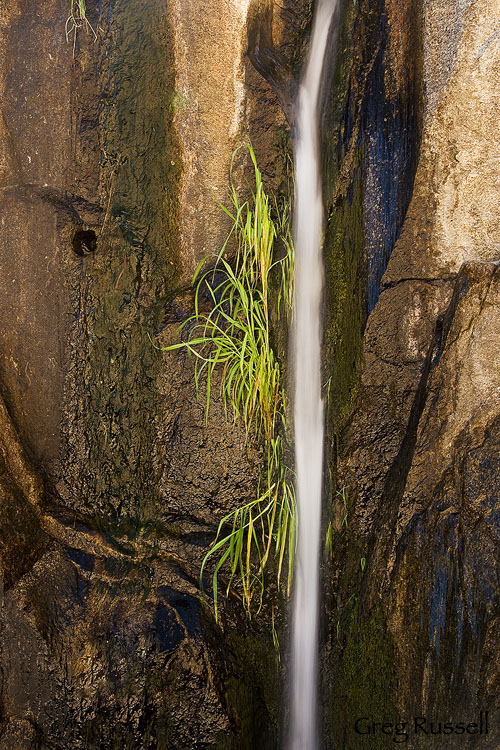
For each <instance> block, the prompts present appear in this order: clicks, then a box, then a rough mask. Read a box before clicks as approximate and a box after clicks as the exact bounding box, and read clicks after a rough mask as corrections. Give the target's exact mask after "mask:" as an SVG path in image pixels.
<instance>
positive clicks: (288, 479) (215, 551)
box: [165, 145, 296, 617]
mask: <svg viewBox="0 0 500 750" xmlns="http://www.w3.org/2000/svg"><path fill="white" fill-rule="evenodd" d="M246 148H248V151H249V154H250V158H251V160H252V163H253V168H254V174H255V191H254V192H252V197H251V199H249V200H247V201H245V202H243V203H240V200H239V197H238V194H237V191H236V189H235V187H234V184H233V182H232V171H233V164H234V159H235V157H236V154H237V153H238V151H239V149H237V151H235V153H234V154H233V160H232V163H231V189H232V206H231V208H227V207H226V206H223V205H221V208H222V209H223V210H224V212H225V213H226V214H227V215H228V216H229V217H230V218H231V221H232V222H233V225H232V228H231V231H230V233H229V236H228V239H227V240H226V242H225V243H224V245H223V247H222V249H221V250H220V252H219V253H218V254H216V255H215V256H212V257H211V258H206V259H205V260H204V261H202V262H201V263H200V264H199V266H198V268H197V269H196V272H195V274H194V278H193V284H194V285H195V288H196V289H195V300H194V314H193V315H192V316H191V317H190V318H188V319H187V320H186V321H184V323H183V324H182V325H181V326H180V331H181V334H184V335H185V334H187V340H185V341H181V342H180V343H177V344H173V345H171V346H169V347H165V348H166V349H168V350H175V349H185V350H187V351H188V352H189V353H190V354H192V355H193V356H194V357H195V358H196V363H195V382H196V387H197V390H198V389H199V387H200V384H201V382H203V383H204V384H205V386H206V410H205V416H206V419H208V418H209V411H210V401H211V398H212V393H213V384H214V377H215V373H216V371H220V372H221V374H222V378H221V379H222V398H223V401H224V405H225V409H226V415H227V417H228V418H229V416H230V414H231V416H232V419H233V420H234V421H235V422H242V423H243V425H244V428H245V432H246V436H247V440H248V441H249V442H251V443H252V444H255V445H262V446H263V449H264V450H263V465H262V467H261V475H260V482H259V489H258V492H257V497H256V498H255V499H253V500H252V501H250V502H248V503H246V504H245V505H243V506H240V507H238V508H236V509H235V510H232V511H231V512H230V513H228V514H227V515H226V516H225V517H224V518H223V519H222V520H221V522H220V524H219V527H218V531H217V534H216V538H215V540H214V542H213V544H212V546H211V548H210V550H209V552H208V553H207V555H206V557H205V559H204V560H203V563H202V567H201V574H200V579H201V580H202V581H203V576H204V572H205V569H206V568H207V566H209V563H212V562H215V567H214V569H213V573H212V589H213V597H214V607H215V615H216V617H217V614H218V597H219V589H220V586H219V576H220V575H221V573H222V571H223V570H224V571H225V572H224V575H225V580H226V581H227V582H226V586H225V592H226V595H227V593H228V592H229V590H230V589H231V588H233V589H238V591H237V593H238V594H239V595H240V596H241V598H242V600H243V603H244V606H245V608H246V609H247V611H248V612H249V613H250V612H251V611H253V610H254V609H256V610H257V611H258V610H259V609H260V607H261V605H262V597H263V594H264V585H265V572H266V570H267V568H268V567H269V564H270V560H271V559H273V560H274V565H273V569H274V571H275V573H276V575H277V581H278V585H280V584H281V582H282V580H283V579H284V578H285V579H286V580H287V581H288V586H290V582H291V578H292V575H293V560H294V552H295V533H296V508H295V497H294V489H293V477H292V472H291V470H290V469H289V468H288V467H287V466H286V465H285V462H284V453H285V449H284V442H283V435H284V433H285V430H284V427H285V411H286V399H285V391H284V384H283V377H282V368H281V366H280V362H279V361H278V358H277V356H276V354H275V352H274V350H273V347H272V344H271V319H270V315H271V308H272V307H273V305H274V309H275V310H276V305H277V310H276V312H277V314H278V316H280V315H281V316H283V315H285V316H286V317H287V318H289V317H290V316H291V310H292V304H293V276H294V252H293V244H292V240H291V235H290V229H289V221H288V215H287V213H286V211H285V210H284V209H281V210H279V209H278V206H277V205H276V204H273V205H272V204H271V202H270V200H269V198H268V196H267V194H266V192H265V190H264V187H263V184H262V176H261V173H260V171H259V168H258V166H257V162H256V158H255V154H254V151H253V149H252V147H251V145H248V146H246ZM278 238H279V239H280V248H281V253H280V257H278V258H276V257H275V249H276V248H275V245H276V240H277V239H278ZM230 241H231V242H233V243H234V245H235V246H236V251H235V252H234V253H233V256H232V257H231V258H228V254H229V253H228V247H229V242H230ZM207 267H208V270H204V269H206V268H207ZM202 295H205V297H206V296H207V295H208V299H209V302H210V305H209V311H208V312H204V311H203V309H206V305H205V306H204V305H202V304H201V301H202V299H201V298H202ZM286 559H288V564H287V567H286V570H285V561H286Z"/></svg>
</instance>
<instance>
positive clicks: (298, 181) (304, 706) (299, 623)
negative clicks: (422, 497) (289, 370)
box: [288, 0, 338, 750]
mask: <svg viewBox="0 0 500 750" xmlns="http://www.w3.org/2000/svg"><path fill="white" fill-rule="evenodd" d="M337 2H338V0H319V4H318V7H317V9H316V15H315V19H314V22H313V29H312V35H311V45H310V50H309V57H308V60H307V64H306V68H305V71H304V74H303V77H302V80H301V84H300V89H299V96H298V102H297V112H296V117H297V119H296V127H297V137H296V144H295V216H294V242H295V254H296V273H295V279H296V281H295V325H294V334H293V338H294V352H295V413H294V423H295V463H296V471H297V503H298V543H297V557H296V563H295V589H294V598H293V613H292V682H291V706H290V733H289V741H288V745H289V748H290V750H315V749H316V748H317V746H318V737H317V681H318V609H319V603H318V593H319V543H320V521H321V489H322V483H323V482H322V476H323V402H322V399H321V295H322V288H323V265H322V257H321V248H322V233H323V200H322V189H321V161H320V148H319V122H318V119H319V111H318V110H319V91H320V83H321V74H322V71H323V62H324V58H325V51H326V44H327V39H328V31H329V28H330V23H331V20H332V16H333V13H334V11H335V8H336V5H337Z"/></svg>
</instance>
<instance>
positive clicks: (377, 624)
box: [333, 609, 398, 750]
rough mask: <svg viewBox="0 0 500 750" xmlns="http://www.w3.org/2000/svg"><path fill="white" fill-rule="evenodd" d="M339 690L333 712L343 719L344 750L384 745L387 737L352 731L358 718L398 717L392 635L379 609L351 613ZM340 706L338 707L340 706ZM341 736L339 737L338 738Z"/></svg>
mask: <svg viewBox="0 0 500 750" xmlns="http://www.w3.org/2000/svg"><path fill="white" fill-rule="evenodd" d="M340 680H341V691H340V695H341V696H342V697H340V695H339V699H338V703H337V706H336V707H334V711H335V712H336V713H337V717H338V718H339V719H340V716H339V715H338V714H339V709H340V710H341V712H342V714H343V716H342V721H341V723H339V722H338V721H334V722H333V724H334V726H342V727H343V731H344V737H343V742H344V744H343V747H344V748H345V750H361V748H363V747H365V746H366V747H369V748H371V749H373V750H379V749H380V750H382V748H386V747H387V737H386V736H384V735H381V734H378V735H376V736H365V737H364V736H361V735H359V734H358V733H357V732H355V730H354V723H355V721H356V719H357V718H361V717H364V716H366V717H369V718H370V719H373V720H374V721H393V722H396V721H397V720H398V715H397V712H396V707H395V704H394V694H395V678H394V658H393V646H392V640H391V636H390V635H389V633H388V632H387V628H386V624H385V619H384V616H383V613H382V611H381V609H376V610H374V611H373V612H372V613H371V614H370V615H369V616H368V617H367V616H366V615H364V613H361V616H359V614H358V612H357V609H356V610H355V611H354V612H353V614H352V620H351V626H350V629H349V634H348V637H347V643H346V647H345V652H344V658H343V663H342V672H341V678H340ZM340 707H341V708H340ZM339 739H340V738H339Z"/></svg>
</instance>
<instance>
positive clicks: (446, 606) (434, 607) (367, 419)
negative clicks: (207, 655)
mask: <svg viewBox="0 0 500 750" xmlns="http://www.w3.org/2000/svg"><path fill="white" fill-rule="evenodd" d="M388 5H389V4H388ZM390 5H391V6H392V5H394V4H392V3H391V4H390ZM499 21H500V3H498V2H495V1H493V2H491V1H490V2H482V1H479V2H475V3H467V2H464V3H454V2H449V3H448V2H445V3H443V2H428V3H426V4H425V6H424V16H423V25H422V41H423V47H422V49H423V57H422V69H421V70H422V73H421V75H422V76H423V84H424V86H423V98H422V100H421V102H422V104H421V110H420V111H421V114H422V122H423V132H422V139H421V145H420V151H419V158H418V167H417V170H416V174H415V181H414V185H413V192H412V197H411V202H410V204H409V207H408V211H407V213H406V217H405V219H404V223H403V224H402V225H401V226H400V227H396V232H397V234H396V236H397V235H399V236H398V238H397V241H396V242H395V244H394V249H393V252H392V255H391V257H390V260H389V262H388V265H387V269H386V270H385V273H384V276H383V278H382V281H381V284H380V287H379V290H377V293H379V296H378V299H377V302H376V305H375V307H374V309H373V311H372V312H371V314H370V315H369V317H368V320H367V324H366V329H365V332H364V337H363V356H362V365H361V368H360V377H359V381H358V384H357V391H356V396H355V399H354V409H353V413H352V418H351V419H350V421H349V424H348V426H347V427H346V429H345V430H344V432H343V434H342V438H341V439H340V441H339V445H340V448H339V458H338V464H337V467H338V471H339V474H338V481H339V486H341V487H342V486H344V487H345V491H344V497H345V495H346V493H347V497H348V502H347V505H348V520H347V524H348V531H347V532H344V533H339V534H338V551H337V554H336V558H335V562H334V580H335V581H336V584H335V585H334V587H333V590H332V591H333V593H336V596H337V605H336V606H335V607H334V614H330V616H331V618H332V619H333V620H334V622H335V621H336V622H338V623H339V627H340V632H341V633H342V635H341V637H340V641H341V642H342V648H339V646H338V641H339V639H338V631H337V633H335V635H334V632H333V629H332V636H331V641H330V644H331V646H332V648H333V651H334V653H335V654H336V655H335V656H334V657H333V662H332V663H334V664H335V669H337V671H338V675H339V688H338V690H337V694H336V695H335V696H333V698H332V701H339V700H341V698H342V697H343V698H344V699H345V700H346V705H345V706H344V707H343V708H342V709H339V707H338V706H333V708H332V709H331V710H332V714H331V716H333V721H334V722H335V721H338V720H339V717H340V716H343V718H344V719H345V717H346V716H347V717H350V718H351V719H352V720H351V722H350V723H349V720H347V728H346V729H345V734H344V737H343V739H342V741H343V742H344V743H345V745H344V746H345V747H349V748H350V747H353V748H354V747H362V746H364V745H363V742H365V744H366V746H368V743H367V741H365V740H364V738H363V737H360V736H359V735H356V733H355V731H354V721H355V719H356V717H358V716H370V717H371V716H373V720H375V721H381V720H384V719H385V718H387V720H388V721H394V720H396V719H397V718H398V717H400V718H402V719H406V720H408V721H409V722H410V723H411V722H412V721H413V719H412V717H414V716H427V717H432V718H433V720H435V721H436V722H439V721H441V722H443V723H444V722H446V721H453V722H458V721H465V722H466V723H468V722H474V721H476V718H475V717H476V716H479V712H480V710H489V711H490V715H491V714H495V712H497V711H498V708H499V706H498V695H497V690H496V688H497V682H498V668H499V664H498V654H497V652H498V642H499V638H500V631H499V629H498V607H499V601H498V572H497V571H498V562H499V558H498V544H497V535H498V524H497V514H498V510H497V508H498V484H499V480H500V461H499V460H498V457H497V442H498V420H499V406H498V405H499V400H498V395H499V392H500V391H499V389H500V370H499V369H498V366H497V364H498V362H497V359H498V357H497V350H498V337H499V335H500V328H499V324H498V320H499V315H498V312H499V304H500V299H499V296H498V282H499V275H498V265H497V264H498V260H499V235H498V222H497V206H498V201H499V180H498V160H497V158H496V155H497V154H498V150H499V145H500V142H499V136H498V128H496V127H495V122H496V119H497V116H498V115H497V113H498V107H499V104H500V100H499V95H500V94H499V90H498V69H499V55H500V45H499V40H498V34H497V32H496V31H495V29H496V28H497V26H498V22H499ZM369 188H370V185H369V184H368V189H366V190H365V192H364V198H363V200H364V201H365V206H366V204H368V209H366V208H365V211H364V215H365V216H368V217H370V216H371V213H370V212H371V210H372V208H371V207H370V206H371V204H372V203H373V201H372V199H371V197H370V189H369ZM367 244H368V243H367ZM340 511H341V509H338V510H337V513H340ZM347 575H351V576H352V577H353V578H354V580H356V581H358V583H357V584H354V586H355V587H356V586H359V589H358V593H357V594H354V596H353V599H352V600H351V602H350V604H348V605H347V604H346V602H347V599H348V593H347V592H348V591H349V588H348V584H347V580H346V576H347ZM351 591H352V588H351ZM339 605H340V606H339ZM353 605H354V606H353ZM342 628H343V631H342ZM339 653H341V655H339ZM356 674H357V675H364V682H363V679H362V678H359V679H358V678H353V677H352V675H356ZM373 696H375V697H373ZM370 706H371V707H372V708H370ZM360 711H361V713H359V712H360ZM375 714H376V715H375ZM429 720H430V718H429ZM343 726H346V724H344V725H343ZM498 732H499V728H498V726H490V731H489V734H488V735H487V736H486V735H485V734H482V735H481V736H480V735H479V734H477V735H475V736H474V737H472V736H471V738H470V742H471V745H472V746H474V747H478V748H485V749H486V748H488V749H489V748H494V747H497V746H498V744H499V734H498ZM370 739H371V740H372V744H370V747H385V746H386V745H384V744H383V743H384V737H382V736H381V737H378V738H377V737H371V738H370ZM423 741H425V742H426V743H427V744H428V746H429V747H456V742H457V737H456V736H452V737H445V736H440V737H425V738H424V740H422V737H415V735H414V734H410V737H409V740H408V742H407V747H415V748H416V747H420V746H421V745H420V743H421V742H423Z"/></svg>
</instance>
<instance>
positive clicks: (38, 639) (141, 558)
mask: <svg viewBox="0 0 500 750" xmlns="http://www.w3.org/2000/svg"><path fill="white" fill-rule="evenodd" d="M35 5H36V4H35ZM87 13H88V20H89V22H90V23H91V25H92V28H93V29H94V30H95V32H96V37H97V39H94V35H93V33H92V32H91V31H90V30H87V31H86V30H85V28H84V27H82V28H80V29H79V30H78V34H77V37H76V40H75V45H74V50H73V43H72V42H73V40H70V43H69V44H67V43H66V40H65V35H64V24H65V21H66V17H67V14H68V3H67V2H66V0H50V2H48V3H45V4H44V5H43V8H31V7H29V8H28V6H27V4H26V3H21V2H18V1H17V0H16V1H13V2H11V3H10V4H9V7H8V8H7V7H6V6H2V7H1V8H0V101H1V104H2V111H1V115H0V221H1V228H2V232H1V243H0V324H1V328H2V340H1V342H0V428H1V429H0V499H1V509H2V510H1V513H0V559H1V572H2V578H1V584H2V585H1V605H2V606H1V610H0V633H1V638H0V641H1V653H0V665H1V680H0V692H1V703H0V705H1V710H0V721H1V726H0V749H1V750H4V749H5V750H7V749H9V750H48V748H61V749H63V748H64V750H67V749H68V748H71V750H79V749H80V748H81V749H82V750H83V749H84V748H87V749H94V748H95V749H97V748H102V749H103V750H113V749H114V748H116V749H118V748H120V749H121V748H130V749H132V748H134V749H136V748H137V750H139V749H146V748H158V749H162V748H164V749H168V750H170V749H175V750H184V749H185V750H190V749H191V748H197V747H200V748H201V747H215V748H221V750H222V749H223V748H242V749H243V750H244V749H245V748H248V749H250V748H254V747H259V748H275V747H277V746H278V745H279V738H280V701H281V687H280V685H281V684H282V678H283V673H282V672H283V667H281V666H279V664H277V659H276V654H275V651H274V647H273V638H272V631H271V628H270V619H271V618H270V612H269V607H268V602H265V606H264V613H263V616H262V619H260V620H258V621H256V622H252V623H249V622H248V621H247V620H246V619H245V617H244V616H243V614H242V612H241V606H240V603H239V602H238V601H237V600H236V598H234V599H229V600H228V602H227V603H226V605H225V606H224V607H223V608H222V615H221V620H220V621H219V623H216V622H215V621H214V618H213V612H212V609H211V607H210V603H209V602H208V603H207V601H205V600H204V599H203V598H202V597H201V596H200V590H199V582H198V575H199V570H200V565H201V562H202V560H203V558H204V556H205V554H206V552H207V550H208V549H209V544H210V542H211V541H212V539H213V537H214V534H215V531H216V528H217V524H218V522H219V520H220V518H221V517H222V516H224V515H225V514H226V513H228V512H229V511H230V510H231V509H232V508H234V507H235V506H236V505H237V504H240V503H241V502H243V501H245V500H246V499H249V498H250V497H252V496H253V495H254V492H255V486H256V482H257V471H256V465H257V462H258V455H256V454H254V452H252V451H249V450H248V449H247V446H246V441H245V436H244V434H243V433H242V431H241V430H240V428H239V427H238V425H231V424H228V423H227V420H226V418H225V413H224V405H223V404H222V403H221V401H220V399H219V398H218V396H217V388H215V389H214V397H213V403H212V408H211V413H210V419H209V421H208V423H207V422H206V421H205V416H204V406H203V398H204V393H203V388H202V389H201V393H200V394H199V398H197V396H196V392H195V388H194V383H193V362H192V361H191V360H190V359H189V358H187V357H186V356H185V355H184V354H182V353H181V354H178V355H176V354H174V353H171V352H170V353H166V352H161V351H159V350H158V349H156V348H155V346H153V344H152V341H154V342H155V344H156V346H157V347H161V346H164V345H168V344H170V343H172V342H174V341H176V340H177V335H178V334H177V327H178V325H179V323H180V322H182V321H183V320H185V319H186V317H188V316H189V315H190V314H191V313H192V311H193V297H192V292H191V290H190V286H189V282H190V279H191V277H192V274H193V271H194V270H195V268H196V266H197V264H198V263H199V261H200V260H201V259H202V258H203V257H204V256H205V255H207V254H208V253H212V252H217V251H218V250H219V249H220V247H221V243H222V242H223V241H224V239H225V236H226V232H227V229H228V227H227V223H226V222H227V217H226V216H225V214H224V213H223V211H222V210H221V209H220V208H219V207H218V206H217V200H219V201H221V202H223V203H227V202H228V200H229V198H230V186H229V182H228V177H229V175H228V173H229V168H230V165H231V160H232V156H233V152H234V150H235V148H237V147H238V146H239V145H241V144H242V143H244V142H245V141H246V140H247V139H251V141H252V142H253V145H254V147H255V151H256V153H257V158H258V162H259V165H260V167H261V169H262V172H263V175H264V179H265V182H266V185H267V187H268V188H269V190H270V191H272V192H273V193H275V194H279V193H281V194H284V195H287V184H286V183H287V163H288V162H287V159H288V156H289V144H288V138H289V121H290V118H291V103H292V101H293V96H294V93H295V90H296V85H297V75H298V70H299V69H300V65H301V62H302V60H303V55H304V50H305V45H306V43H307V30H308V28H309V24H310V19H311V3H310V2H309V0H300V2H297V1H296V0H283V1H282V2H280V3H278V2H275V1H274V0H231V1H230V0H203V2H199V3H198V4H196V5H195V4H193V3H188V2H185V1H184V0H169V1H168V2H167V3H165V2H162V1H160V0H104V2H99V3H98V2H97V0H92V1H90V0H89V1H88V2H87ZM499 21H500V3H499V0H476V1H475V2H471V1H468V0H463V1H461V2H459V1H458V0H456V1H455V0H453V1H452V0H446V1H443V0H426V2H425V3H424V4H422V3H420V2H419V1H418V0H414V1H411V2H402V0H361V1H360V2H358V3H347V2H346V3H344V4H343V6H342V14H341V16H339V19H338V22H339V27H338V32H337V36H338V43H339V50H340V54H339V58H338V61H337V64H336V66H335V70H333V67H334V66H333V55H332V64H331V66H330V67H331V68H332V70H331V71H330V73H331V79H332V85H331V90H330V95H329V96H325V109H324V113H323V123H324V171H325V203H326V208H327V222H326V228H325V229H326V232H325V235H326V241H325V267H326V295H325V296H326V305H325V308H326V323H325V352H324V363H325V373H326V375H325V381H327V382H328V383H329V387H328V389H327V390H328V394H325V397H326V396H328V405H329V410H328V412H329V414H328V434H329V438H330V440H329V445H328V450H329V464H330V468H331V475H332V477H336V480H335V481H336V485H332V492H331V498H330V508H329V509H330V511H331V517H330V519H329V520H330V521H331V529H332V533H333V544H332V550H333V557H332V559H330V560H329V562H328V564H326V563H325V566H324V579H325V589H326V591H327V597H326V601H325V612H324V615H325V616H324V628H323V635H324V638H323V641H324V651H323V653H322V665H323V670H322V674H323V679H324V685H323V690H322V695H323V696H324V713H325V721H324V727H325V736H324V746H325V748H326V747H331V746H332V743H333V744H335V747H339V748H340V747H342V748H345V750H348V749H351V748H352V749H353V750H354V749H355V750H358V749H359V748H360V747H362V746H363V745H362V743H363V742H365V740H363V738H362V737H361V736H360V735H356V733H355V731H354V726H353V721H354V720H355V719H356V718H357V717H358V716H371V717H372V718H373V721H384V720H387V721H393V720H394V719H396V718H398V717H400V718H401V717H402V718H403V719H405V718H407V719H408V721H411V717H413V716H415V715H420V714H421V715H426V716H429V717H430V716H432V717H434V718H435V720H436V721H439V720H441V721H443V722H444V721H449V720H452V721H454V722H459V721H467V722H468V721H469V720H470V721H471V722H473V721H475V717H476V716H477V715H478V712H479V711H480V710H483V711H484V710H489V711H490V715H491V716H494V713H495V711H498V710H499V709H500V706H499V705H498V702H499V699H498V694H499V693H498V684H499V680H500V663H499V660H498V643H499V637H500V634H499V630H498V618H499V602H498V593H497V592H498V589H499V586H498V580H497V578H498V562H499V560H498V493H499V490H500V461H499V460H498V457H497V455H498V448H499V443H500V413H499V407H498V403H499V399H498V396H499V390H500V369H499V361H498V359H499V357H500V355H498V350H499V343H500V341H499V339H500V327H499V324H498V320H499V319H500V318H499V315H498V309H499V306H500V299H499V295H500V280H499V279H500V277H499V273H500V272H499V270H498V265H497V263H498V260H499V248H500V239H499V235H498V221H497V206H498V205H499V198H500V196H499V192H500V187H499V186H500V180H499V179H498V177H499V175H498V169H499V167H498V158H497V154H498V151H499V149H498V146H499V142H498V141H499V136H498V127H497V124H498V111H499V91H498V81H497V78H498V75H497V74H498V69H499V55H500V38H499V35H498V33H497V31H496V28H497V26H498V25H499V23H498V22H499ZM332 49H333V41H332ZM240 156H241V158H240ZM250 176H251V173H250V171H249V164H248V159H246V160H245V158H244V156H243V152H241V153H240V155H239V156H238V157H237V158H236V160H235V166H234V172H233V178H234V182H235V185H236V186H237V187H238V188H241V189H242V190H243V191H245V190H246V191H247V193H248V186H249V185H251V182H250ZM277 625H278V630H279V631H280V635H281V636H282V637H284V636H283V632H284V624H283V611H282V610H280V612H279V613H278V618H277ZM469 717H470V719H469ZM498 731H499V730H498V727H497V726H495V725H494V721H492V722H491V723H490V733H489V734H488V735H477V736H475V737H472V739H471V741H470V744H471V745H473V746H474V747H477V748H482V750H494V748H497V747H498V745H499V743H500V738H499V737H498ZM386 739H387V738H386V737H385V736H377V737H375V736H373V737H369V740H366V742H365V744H366V746H367V747H368V746H369V747H370V748H372V750H373V748H382V747H387V744H384V741H385V740H386ZM417 740H418V742H417ZM425 740H426V743H427V745H428V746H429V747H434V746H435V747H436V748H437V747H446V746H449V747H455V746H456V737H453V738H451V739H450V741H449V745H446V743H447V742H448V738H446V737H441V738H437V739H433V738H432V737H428V738H425ZM452 740H453V742H452ZM419 741H420V738H415V737H413V736H412V737H410V738H409V741H408V743H407V746H408V747H415V748H416V747H420V744H419ZM454 743H455V744H454Z"/></svg>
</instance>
